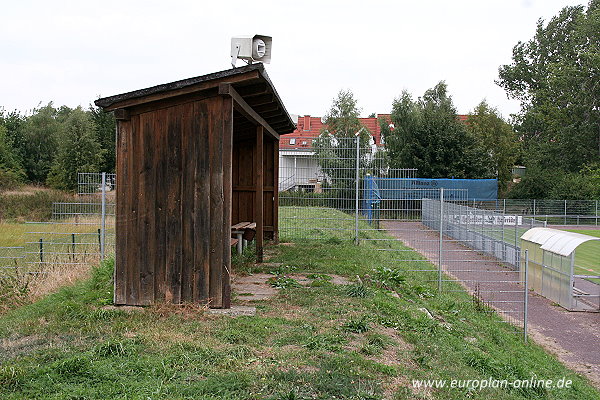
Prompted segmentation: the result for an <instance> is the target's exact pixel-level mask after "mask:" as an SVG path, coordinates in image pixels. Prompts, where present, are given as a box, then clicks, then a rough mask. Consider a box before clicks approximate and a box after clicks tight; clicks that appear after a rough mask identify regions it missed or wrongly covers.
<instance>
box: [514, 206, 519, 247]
mask: <svg viewBox="0 0 600 400" xmlns="http://www.w3.org/2000/svg"><path fill="white" fill-rule="evenodd" d="M518 237H519V216H518V215H516V214H515V249H516V248H518V247H519V243H518Z"/></svg>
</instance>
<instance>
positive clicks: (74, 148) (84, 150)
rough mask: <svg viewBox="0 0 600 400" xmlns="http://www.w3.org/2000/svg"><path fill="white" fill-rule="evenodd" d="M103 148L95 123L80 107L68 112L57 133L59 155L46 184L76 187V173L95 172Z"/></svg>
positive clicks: (99, 162)
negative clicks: (97, 135) (97, 137)
mask: <svg viewBox="0 0 600 400" xmlns="http://www.w3.org/2000/svg"><path fill="white" fill-rule="evenodd" d="M102 160H103V151H102V148H101V146H100V144H99V143H98V142H97V140H96V136H95V132H94V124H93V122H92V120H91V117H90V115H89V114H88V113H86V112H85V111H83V110H82V109H81V107H78V108H76V109H74V110H72V111H71V112H70V113H69V116H68V117H67V119H66V121H65V122H64V126H63V129H62V132H61V135H60V141H59V145H58V154H57V156H56V158H55V160H54V162H53V164H52V169H51V171H50V173H49V174H48V179H47V184H48V185H49V186H52V187H54V188H57V189H63V190H75V189H76V188H77V174H78V173H79V172H97V171H98V170H99V168H100V164H101V163H102Z"/></svg>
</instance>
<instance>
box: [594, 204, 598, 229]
mask: <svg viewBox="0 0 600 400" xmlns="http://www.w3.org/2000/svg"><path fill="white" fill-rule="evenodd" d="M594 215H595V216H596V225H598V200H596V212H595V213H594Z"/></svg>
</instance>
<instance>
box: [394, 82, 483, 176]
mask: <svg viewBox="0 0 600 400" xmlns="http://www.w3.org/2000/svg"><path fill="white" fill-rule="evenodd" d="M391 120H392V123H393V124H394V130H390V129H389V128H385V129H383V133H384V140H385V143H386V148H387V150H388V155H389V159H390V165H391V166H392V167H394V168H417V169H418V173H419V175H420V176H421V177H423V178H450V177H455V178H490V177H493V176H494V171H493V167H492V165H491V160H490V157H489V154H488V153H486V152H485V151H484V149H483V148H482V147H481V146H480V143H479V141H478V140H476V138H474V137H471V135H469V132H468V131H467V128H466V126H465V124H464V123H462V122H460V121H459V120H458V116H457V114H456V109H455V108H454V105H453V103H452V98H451V97H450V96H449V95H448V91H447V87H446V84H445V83H444V82H440V83H438V84H437V85H436V86H435V87H434V88H432V89H429V90H427V91H426V92H425V94H424V95H423V97H420V98H419V99H418V100H416V101H414V100H413V99H412V96H411V95H410V94H409V93H408V92H406V91H404V92H403V93H402V95H401V96H400V97H399V98H398V99H396V100H394V103H393V105H392V114H391Z"/></svg>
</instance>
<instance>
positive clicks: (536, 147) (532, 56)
mask: <svg viewBox="0 0 600 400" xmlns="http://www.w3.org/2000/svg"><path fill="white" fill-rule="evenodd" d="M599 50H600V0H592V1H590V3H589V5H588V7H587V10H585V9H584V7H583V6H577V7H565V8H563V9H562V10H561V12H560V13H559V14H558V15H557V16H555V17H553V18H552V19H551V20H550V21H549V22H548V24H545V23H544V21H543V20H539V21H538V24H537V30H536V33H535V36H534V37H533V38H532V39H531V40H529V41H528V42H525V43H523V42H519V43H518V44H517V45H516V46H515V47H514V49H513V56H512V63H511V64H509V65H503V66H501V67H500V69H499V78H500V79H499V81H498V84H499V85H500V86H502V87H503V88H504V89H505V90H506V92H507V94H508V96H509V97H511V98H514V99H518V100H520V101H521V108H522V109H521V112H520V113H519V114H518V116H517V125H516V129H517V131H518V133H519V135H520V136H521V137H522V139H523V145H524V153H525V165H526V166H527V167H530V166H534V165H535V166H536V167H540V168H551V169H553V170H559V171H563V172H579V171H580V170H581V169H582V168H583V167H584V166H585V165H589V164H590V163H596V162H598V161H599V160H600V51H599ZM528 169H529V168H528ZM558 173H562V172H558Z"/></svg>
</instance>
